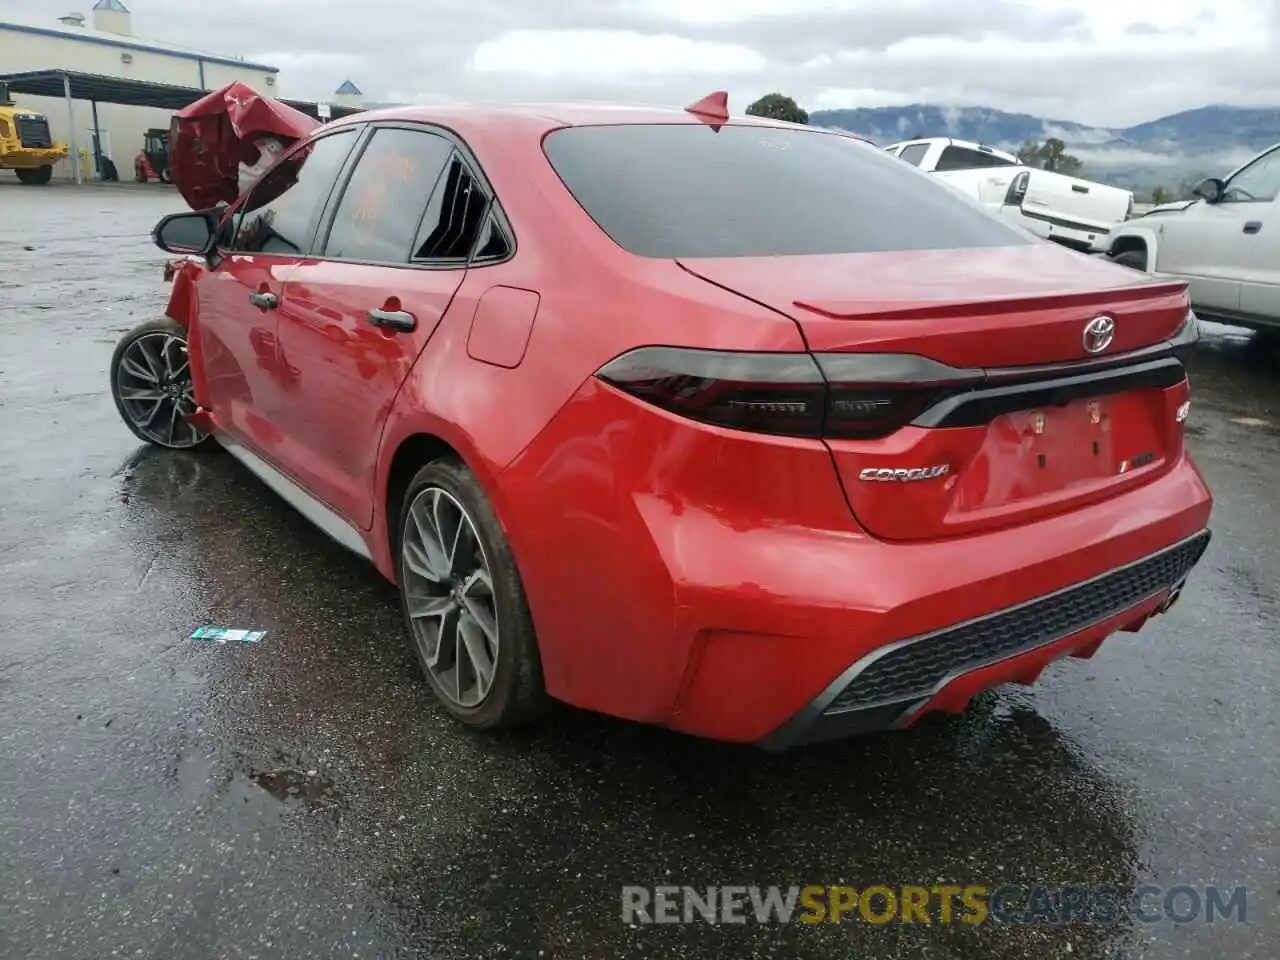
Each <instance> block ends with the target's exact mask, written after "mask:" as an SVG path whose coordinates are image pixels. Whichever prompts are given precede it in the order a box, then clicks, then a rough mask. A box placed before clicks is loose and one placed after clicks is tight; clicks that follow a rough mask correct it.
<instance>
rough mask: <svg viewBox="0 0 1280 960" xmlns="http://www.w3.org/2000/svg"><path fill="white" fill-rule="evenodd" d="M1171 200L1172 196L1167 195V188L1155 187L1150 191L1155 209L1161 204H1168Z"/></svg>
mask: <svg viewBox="0 0 1280 960" xmlns="http://www.w3.org/2000/svg"><path fill="white" fill-rule="evenodd" d="M1172 199H1173V196H1172V195H1171V194H1170V193H1169V188H1168V187H1156V188H1155V189H1154V190H1152V191H1151V202H1152V203H1154V204H1155V205H1156V206H1157V207H1158V206H1160V204H1162V203H1168V202H1169V201H1170V200H1172Z"/></svg>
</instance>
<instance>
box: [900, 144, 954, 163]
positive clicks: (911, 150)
mask: <svg viewBox="0 0 1280 960" xmlns="http://www.w3.org/2000/svg"><path fill="white" fill-rule="evenodd" d="M947 149H948V150H949V149H951V148H950V147H948V148H947ZM928 152H929V144H927V143H913V144H911V146H909V147H903V148H902V152H901V153H900V154H898V159H899V160H905V161H907V163H909V164H911V165H912V166H913V167H918V166H920V161H921V160H923V159H924V155H925V154H926V153H928ZM944 155H945V152H944Z"/></svg>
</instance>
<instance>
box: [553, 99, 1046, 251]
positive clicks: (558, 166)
mask: <svg viewBox="0 0 1280 960" xmlns="http://www.w3.org/2000/svg"><path fill="white" fill-rule="evenodd" d="M543 149H544V150H545V152H546V155H547V158H548V159H549V160H550V162H551V165H552V167H554V169H555V171H556V172H557V173H558V174H559V176H560V178H561V180H563V181H564V184H565V186H566V187H568V189H569V192H570V193H571V194H573V196H574V197H575V198H576V199H577V201H578V203H579V204H581V206H582V208H583V209H584V210H585V211H586V213H587V214H588V215H589V216H590V217H591V218H592V219H594V220H595V222H596V223H597V224H599V226H600V227H601V228H602V229H603V230H604V232H605V233H606V234H608V235H609V236H610V237H611V238H612V239H613V240H614V242H616V243H617V244H618V245H619V246H621V247H622V248H624V249H625V250H628V251H630V252H631V253H635V254H638V255H640V256H644V257H662V258H672V257H691V258H693V257H767V256H778V255H801V254H837V253H870V252H877V251H891V250H950V249H962V248H970V247H1000V246H1022V245H1024V244H1028V243H1032V242H1034V241H1033V240H1032V238H1030V237H1029V236H1028V235H1026V234H1024V233H1022V232H1020V231H1018V230H1017V229H1015V228H1014V227H1011V226H1009V225H1008V224H1005V223H1003V222H1001V221H1000V220H998V219H996V218H995V217H991V216H988V215H987V214H985V213H984V212H983V211H982V210H980V209H978V208H977V207H976V206H975V205H974V204H972V203H970V202H969V201H967V200H966V199H965V198H963V197H961V196H959V195H957V194H956V193H955V192H954V191H953V190H952V189H951V188H950V187H947V186H945V185H944V184H943V183H941V182H939V181H936V180H933V179H932V178H929V177H922V176H921V175H920V174H919V173H918V172H917V171H915V170H912V169H910V168H908V167H907V166H906V165H905V164H903V163H901V162H900V161H899V159H897V158H895V157H892V156H889V155H886V154H885V153H884V152H883V151H881V150H880V149H879V148H877V147H875V146H873V145H872V144H869V143H866V142H864V141H861V140H855V139H853V138H851V137H843V136H840V135H838V134H829V133H823V132H820V131H816V130H793V129H784V128H780V127H764V126H754V125H747V124H741V125H737V124H729V125H726V126H723V127H720V128H719V130H718V131H717V130H715V129H713V128H712V127H710V126H707V125H705V124H683V123H681V124H628V125H616V126H580V127H568V128H564V129H561V130H557V131H555V132H553V133H551V134H550V135H549V136H547V138H546V139H545V140H544V141H543Z"/></svg>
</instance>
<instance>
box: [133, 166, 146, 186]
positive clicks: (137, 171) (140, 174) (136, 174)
mask: <svg viewBox="0 0 1280 960" xmlns="http://www.w3.org/2000/svg"><path fill="white" fill-rule="evenodd" d="M133 179H134V180H135V181H136V182H137V183H146V182H147V169H146V167H144V166H143V165H142V164H140V163H137V164H134V167H133Z"/></svg>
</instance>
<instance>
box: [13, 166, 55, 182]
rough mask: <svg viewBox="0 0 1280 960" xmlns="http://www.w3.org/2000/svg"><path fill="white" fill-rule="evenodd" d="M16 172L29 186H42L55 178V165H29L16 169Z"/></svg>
mask: <svg viewBox="0 0 1280 960" xmlns="http://www.w3.org/2000/svg"><path fill="white" fill-rule="evenodd" d="M14 173H16V174H17V175H18V179H19V180H21V181H22V182H23V183H25V184H27V185H28V186H40V185H41V184H45V183H48V182H49V181H50V180H52V179H53V167H27V168H26V169H19V170H15V171H14Z"/></svg>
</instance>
